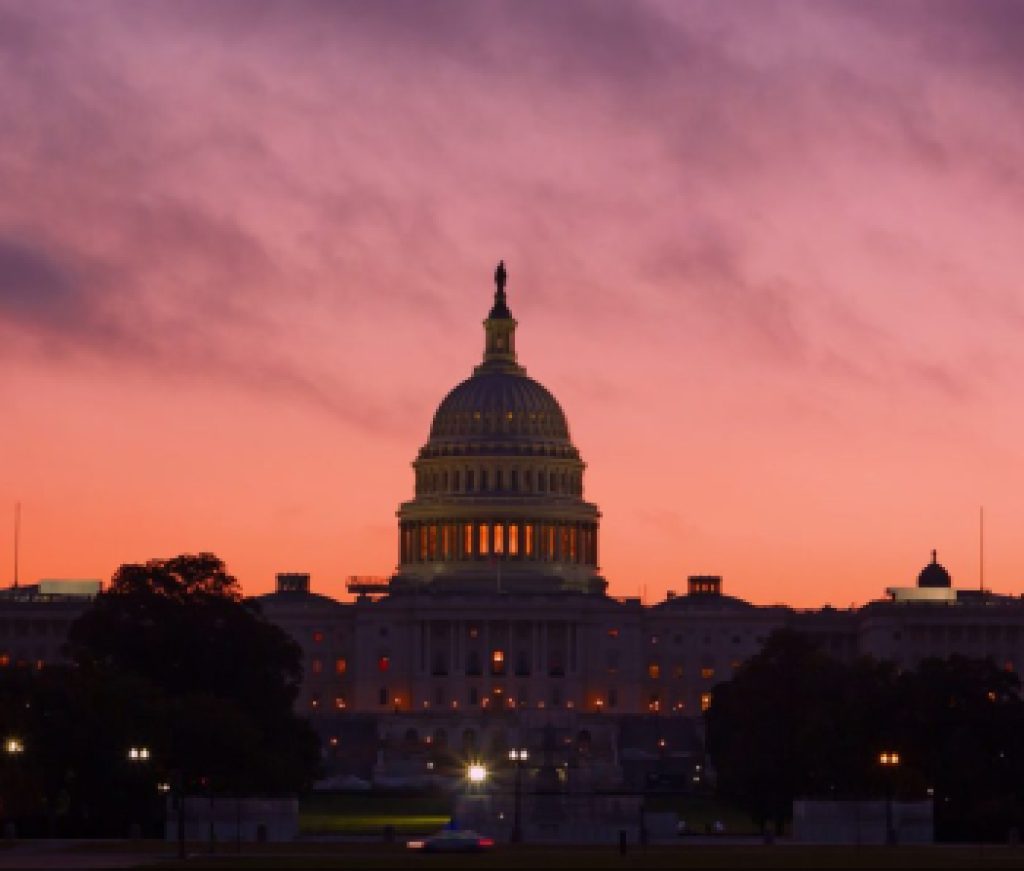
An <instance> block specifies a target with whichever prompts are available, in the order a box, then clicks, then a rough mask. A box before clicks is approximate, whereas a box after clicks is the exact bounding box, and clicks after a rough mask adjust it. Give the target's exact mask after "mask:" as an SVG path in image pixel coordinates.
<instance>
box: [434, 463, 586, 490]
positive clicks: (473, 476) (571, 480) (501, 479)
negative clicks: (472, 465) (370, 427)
mask: <svg viewBox="0 0 1024 871" xmlns="http://www.w3.org/2000/svg"><path fill="white" fill-rule="evenodd" d="M428 493H555V494H559V495H563V496H582V495H583V475H582V474H581V473H580V472H569V471H565V470H562V471H557V472H556V471H550V470H546V469H538V470H534V469H522V470H520V469H502V468H485V469H455V470H454V471H451V472H449V471H447V470H442V471H429V472H428V471H426V470H425V469H421V470H417V472H416V495H418V496H419V495H424V494H428Z"/></svg>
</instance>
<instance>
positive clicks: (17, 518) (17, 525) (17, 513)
mask: <svg viewBox="0 0 1024 871" xmlns="http://www.w3.org/2000/svg"><path fill="white" fill-rule="evenodd" d="M20 539H21V503H20V502H15V503H14V588H15V589H17V588H18V544H19V543H20Z"/></svg>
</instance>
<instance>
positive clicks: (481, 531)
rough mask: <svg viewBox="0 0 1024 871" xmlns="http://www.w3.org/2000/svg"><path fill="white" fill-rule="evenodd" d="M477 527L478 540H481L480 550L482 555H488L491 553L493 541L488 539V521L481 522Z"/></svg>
mask: <svg viewBox="0 0 1024 871" xmlns="http://www.w3.org/2000/svg"><path fill="white" fill-rule="evenodd" d="M477 529H478V533H477V538H478V541H479V544H480V551H479V552H480V555H481V556H487V554H489V553H490V552H491V543H490V542H489V541H488V540H487V539H488V535H487V532H488V529H487V524H486V523H481V524H480V525H479V526H478V527H477Z"/></svg>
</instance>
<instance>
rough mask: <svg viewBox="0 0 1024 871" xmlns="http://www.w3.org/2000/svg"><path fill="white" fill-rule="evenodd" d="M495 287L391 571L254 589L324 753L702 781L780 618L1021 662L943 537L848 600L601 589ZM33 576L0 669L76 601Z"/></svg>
mask: <svg viewBox="0 0 1024 871" xmlns="http://www.w3.org/2000/svg"><path fill="white" fill-rule="evenodd" d="M495 285H496V288H495V293H494V302H493V305H492V307H491V309H490V312H489V313H488V315H487V318H486V319H485V320H484V322H483V327H484V352H483V359H482V361H481V362H480V364H479V365H477V366H476V367H475V368H474V369H473V371H472V374H471V375H470V377H469V378H467V379H466V380H465V381H463V382H462V383H461V384H459V385H458V386H456V387H455V388H454V389H453V390H452V391H451V392H449V393H448V395H447V396H445V398H444V399H443V400H442V401H441V404H440V405H439V406H438V408H437V411H436V413H435V414H434V419H433V422H432V423H431V427H430V433H429V436H428V437H427V441H426V443H425V444H424V445H423V447H422V448H420V450H419V453H418V454H417V456H416V459H415V460H414V461H413V464H412V465H413V469H414V470H415V493H414V496H413V498H412V499H411V500H409V501H408V502H404V503H402V504H401V505H400V506H399V508H398V512H397V516H398V530H397V532H398V567H397V571H396V572H395V574H394V575H393V576H392V577H391V578H390V579H389V580H387V581H382V582H367V581H359V580H355V581H353V582H352V583H350V585H349V586H350V590H351V592H352V593H354V594H355V598H354V601H350V602H340V601H337V600H335V599H331V598H328V597H326V596H323V595H320V594H317V593H315V592H313V591H312V590H311V589H310V579H309V576H308V575H304V574H281V575H278V578H277V589H276V591H275V592H274V593H271V594H268V595H265V596H261V597H259V601H260V603H261V606H262V608H263V611H264V613H265V614H266V616H267V617H268V618H269V619H270V620H272V621H273V622H275V623H277V624H278V625H280V626H281V627H282V628H284V629H285V630H286V631H287V632H288V633H290V634H291V635H292V636H293V637H294V638H295V640H296V641H297V642H298V643H299V644H300V645H301V647H302V649H303V652H304V660H305V677H304V682H303V688H302V693H301V696H300V698H299V701H298V705H299V706H300V708H301V709H302V711H304V712H305V713H306V714H307V715H308V716H309V717H310V718H311V719H312V721H313V722H314V724H315V725H316V727H317V729H318V731H319V732H320V734H321V736H322V738H323V743H324V749H325V755H326V758H327V761H328V767H329V768H331V767H332V766H333V768H334V770H335V771H336V772H339V773H350V774H358V775H359V776H360V777H365V778H369V777H371V776H373V777H376V778H377V779H378V780H381V781H387V779H388V778H391V779H392V780H396V779H397V780H398V781H403V780H404V781H410V782H411V781H415V780H417V779H422V778H424V777H429V776H431V773H432V772H434V771H436V770H437V769H438V766H439V765H440V764H441V761H442V760H443V759H444V758H450V757H451V756H453V755H455V756H460V757H461V758H463V759H465V758H471V757H474V756H475V757H480V758H484V759H487V758H495V759H501V758H504V757H505V754H506V749H507V748H509V747H514V746H521V747H530V748H532V749H533V752H534V753H541V752H542V744H544V745H546V749H545V750H544V751H543V752H545V753H547V755H548V756H551V755H552V753H553V752H554V750H553V747H554V746H555V745H557V751H558V753H557V755H558V759H557V760H556V761H557V762H558V763H559V764H560V765H564V766H566V767H567V768H571V769H572V770H574V771H578V772H587V777H588V778H589V779H590V782H592V783H601V782H607V783H613V782H621V781H622V779H623V778H625V779H626V780H627V781H629V780H630V779H631V778H632V779H633V780H634V781H635V780H637V779H643V778H645V777H646V778H648V779H649V778H650V777H651V776H652V775H653V776H675V777H678V778H679V779H680V781H681V782H685V783H690V782H693V781H695V780H696V781H699V779H700V777H701V760H702V758H703V757H702V754H701V734H702V729H701V714H702V713H703V711H705V710H706V709H707V708H708V707H709V706H710V705H712V704H714V692H715V689H714V688H715V685H716V684H717V683H719V682H721V681H724V680H728V679H729V677H730V676H731V675H732V673H733V672H734V671H735V669H736V668H738V667H739V666H740V664H741V663H742V662H743V661H744V660H745V659H747V658H748V657H750V656H751V655H753V654H754V653H756V652H757V651H758V650H759V649H760V648H761V646H762V645H763V643H764V641H765V639H766V638H767V636H768V635H769V634H770V633H771V632H772V631H773V630H776V629H778V628H781V627H790V628H793V629H797V630H800V631H803V632H806V633H808V634H810V635H812V636H814V637H816V638H817V639H818V640H819V642H820V644H821V646H822V648H823V649H824V650H825V651H826V652H829V653H831V654H833V655H835V656H837V657H840V658H842V659H851V658H853V657H856V656H860V655H871V656H874V657H876V658H880V659H889V660H893V661H895V662H896V663H897V664H899V665H901V666H908V667H909V666H913V665H914V664H915V663H917V662H918V661H920V660H921V659H923V658H926V657H930V656H943V657H944V656H948V655H950V654H952V653H961V654H964V655H968V656H978V657H985V656H988V657H992V658H993V659H994V660H995V661H996V662H997V663H999V664H1000V665H1004V666H1005V667H1006V668H1010V669H1017V668H1019V666H1020V665H1021V664H1022V663H1024V601H1022V600H1021V599H1020V598H1016V597H1012V596H1004V595H996V594H994V593H991V592H987V591H983V590H963V589H961V590H957V589H955V588H954V587H953V585H952V581H951V578H950V576H949V574H948V572H946V570H945V569H944V568H943V567H942V566H941V565H940V564H939V563H938V559H937V555H936V554H935V553H934V552H933V554H932V560H931V562H930V563H929V564H928V565H926V566H925V568H924V569H923V570H922V571H921V573H920V575H919V577H918V579H917V582H916V583H915V584H911V585H908V586H904V587H890V588H889V589H888V590H887V594H888V595H887V597H886V598H884V599H879V600H876V601H873V602H869V603H868V604H867V605H865V606H863V607H861V608H857V609H849V610H836V609H832V608H828V607H826V608H824V609H821V610H814V611H797V610H794V609H791V608H788V607H785V606H780V605H776V606H768V607H764V606H757V605H753V604H750V603H748V602H745V601H743V600H741V599H738V598H734V597H731V596H728V595H726V594H725V593H724V591H723V587H722V579H721V578H719V577H716V576H693V577H690V578H688V579H687V581H686V586H685V589H683V590H680V593H679V594H678V595H676V594H674V593H671V592H670V593H669V594H668V595H667V598H666V599H665V600H664V601H661V602H659V603H657V604H654V605H650V606H645V605H643V604H642V603H641V602H640V600H639V599H634V598H624V599H619V598H614V597H610V596H608V595H607V593H606V587H607V583H606V581H605V579H604V578H603V577H602V576H601V573H600V563H599V554H600V550H599V539H600V517H601V515H600V512H599V510H598V508H597V506H596V505H594V504H593V503H590V502H587V501H586V500H585V499H584V480H583V479H584V471H585V464H584V462H583V460H582V458H581V457H580V454H579V451H578V450H577V449H576V447H575V446H574V445H573V443H572V439H571V438H570V434H569V425H568V422H567V421H566V417H565V414H564V412H563V411H562V408H561V407H560V406H559V404H558V402H557V401H556V400H555V398H554V396H552V394H551V393H550V392H549V391H548V390H547V389H546V388H545V387H543V386H542V385H541V384H539V383H538V382H537V381H535V380H533V379H532V378H530V377H529V376H528V375H527V372H526V369H525V368H523V366H521V365H520V363H519V360H518V358H517V355H516V347H515V339H516V327H517V322H516V320H515V319H514V318H513V317H512V313H511V311H510V309H509V305H508V299H507V296H506V272H505V268H504V264H499V266H498V269H497V271H496V273H495ZM32 589H33V588H26V587H21V588H18V590H17V591H14V593H12V591H11V590H8V591H2V592H0V667H4V666H8V665H11V666H13V665H15V664H17V663H23V664H24V663H26V662H27V663H33V664H35V663H42V662H44V661H49V660H53V659H56V658H58V656H59V654H58V650H59V644H60V642H61V641H63V635H64V633H65V632H66V628H67V623H68V621H69V620H70V619H73V617H74V616H75V615H76V614H77V613H78V612H80V610H81V608H82V607H87V605H85V604H82V603H81V602H80V603H79V604H77V605H76V604H74V603H73V601H72V600H73V599H74V597H73V596H61V595H59V593H54V590H56V589H57V588H55V587H53V586H52V582H51V587H50V588H48V589H49V590H50V595H40V594H38V590H37V594H36V595H33V594H32ZM552 736H554V739H553V738H552ZM553 741H554V744H553ZM446 754H447V757H446Z"/></svg>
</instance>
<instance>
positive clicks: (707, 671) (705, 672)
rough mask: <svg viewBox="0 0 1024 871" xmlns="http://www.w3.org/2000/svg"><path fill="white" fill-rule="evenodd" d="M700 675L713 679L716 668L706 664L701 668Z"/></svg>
mask: <svg viewBox="0 0 1024 871" xmlns="http://www.w3.org/2000/svg"><path fill="white" fill-rule="evenodd" d="M700 676H701V677H702V678H704V680H711V678H713V677H714V676H715V670H714V669H713V668H712V667H711V666H710V665H705V666H704V667H703V668H702V669H701V670H700Z"/></svg>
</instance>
